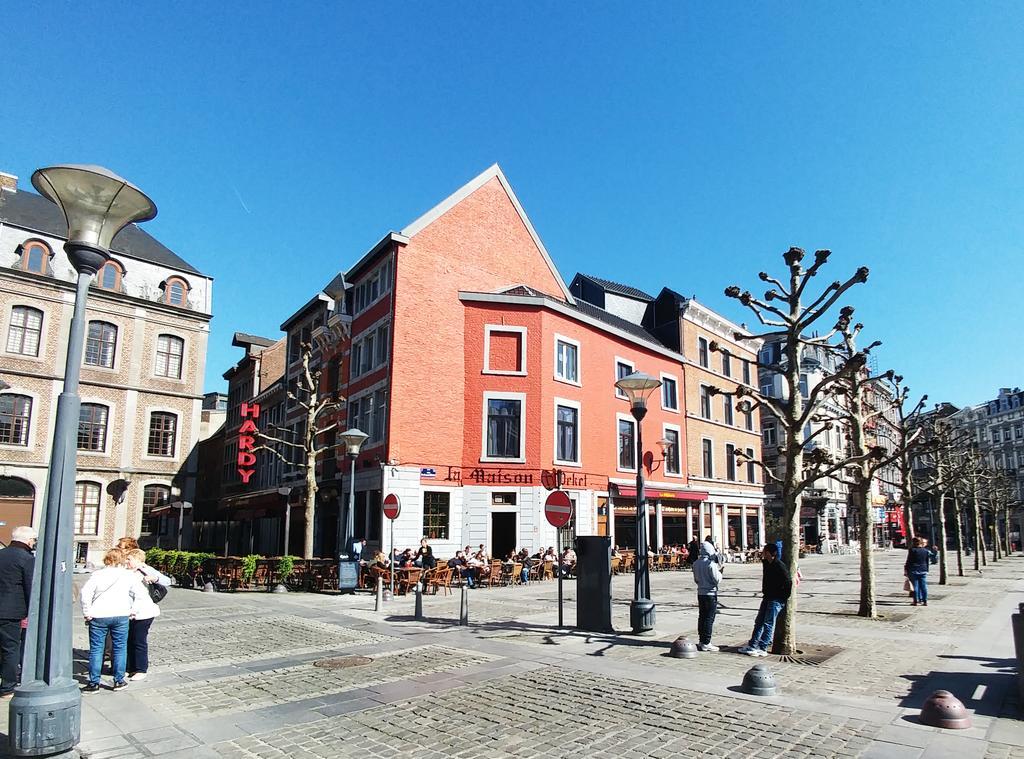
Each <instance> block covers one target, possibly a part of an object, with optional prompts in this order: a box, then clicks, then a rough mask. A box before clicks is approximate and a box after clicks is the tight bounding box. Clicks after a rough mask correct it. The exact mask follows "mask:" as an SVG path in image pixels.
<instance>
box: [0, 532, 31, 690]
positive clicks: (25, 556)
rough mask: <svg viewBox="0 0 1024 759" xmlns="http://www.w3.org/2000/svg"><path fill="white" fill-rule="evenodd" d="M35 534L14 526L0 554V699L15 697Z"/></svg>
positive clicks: (29, 588) (29, 591)
mask: <svg viewBox="0 0 1024 759" xmlns="http://www.w3.org/2000/svg"><path fill="white" fill-rule="evenodd" d="M35 545H36V531H35V530H33V529H32V528H31V527H15V528H14V530H13V531H12V532H11V544H10V545H9V546H7V548H5V549H3V550H2V551H0V699H3V700H7V699H9V698H12V697H13V696H14V686H15V685H17V684H18V667H19V666H20V665H21V653H22V638H21V632H22V622H23V621H24V620H25V618H26V617H28V604H29V598H30V597H31V595H32V571H33V569H34V568H35V563H36V559H35V556H33V555H32V549H33V548H34V547H35Z"/></svg>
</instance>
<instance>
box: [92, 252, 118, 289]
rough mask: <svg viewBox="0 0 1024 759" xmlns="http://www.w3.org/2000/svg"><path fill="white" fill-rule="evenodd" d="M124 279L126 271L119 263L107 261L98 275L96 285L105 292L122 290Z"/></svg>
mask: <svg viewBox="0 0 1024 759" xmlns="http://www.w3.org/2000/svg"><path fill="white" fill-rule="evenodd" d="M122 277H124V269H122V268H121V264H119V263H118V262H117V261H113V260H111V261H107V262H106V263H105V264H103V266H101V267H100V270H99V271H98V272H97V273H96V285H97V286H98V287H101V288H102V289H104V290H113V291H115V292H119V291H120V290H121V278H122Z"/></svg>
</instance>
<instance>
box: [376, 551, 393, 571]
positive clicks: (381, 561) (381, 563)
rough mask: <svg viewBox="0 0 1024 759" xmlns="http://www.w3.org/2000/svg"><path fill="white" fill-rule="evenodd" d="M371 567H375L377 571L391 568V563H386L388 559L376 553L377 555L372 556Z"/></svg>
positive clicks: (380, 553)
mask: <svg viewBox="0 0 1024 759" xmlns="http://www.w3.org/2000/svg"><path fill="white" fill-rule="evenodd" d="M371 566H374V567H377V568H378V569H387V568H388V567H390V566H391V562H390V561H388V557H387V556H385V555H384V554H383V553H382V552H380V551H377V553H375V554H374V555H373V563H372V564H371Z"/></svg>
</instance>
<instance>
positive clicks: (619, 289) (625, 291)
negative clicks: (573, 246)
mask: <svg viewBox="0 0 1024 759" xmlns="http://www.w3.org/2000/svg"><path fill="white" fill-rule="evenodd" d="M580 278H583V279H589V280H590V281H591V282H593V283H594V284H595V285H597V286H598V287H601V288H603V289H604V290H606V291H607V292H610V293H615V294H616V295H623V296H625V297H627V298H634V299H636V300H642V301H646V302H648V303H650V302H651V301H652V300H654V296H653V295H648V294H647V293H645V292H644V291H643V290H638V289H637V288H635V287H630V286H629V285H623V284H621V283H619V282H612V281H611V280H610V279H602V278H601V277H592V276H591V275H589V274H583V273H582V272H580V273H578V274H577V275H576V276H575V277H574V278H573V284H575V283H576V280H577V279H580Z"/></svg>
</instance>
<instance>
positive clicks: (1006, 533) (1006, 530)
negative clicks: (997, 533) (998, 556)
mask: <svg viewBox="0 0 1024 759" xmlns="http://www.w3.org/2000/svg"><path fill="white" fill-rule="evenodd" d="M1003 548H1005V549H1006V555H1007V556H1009V555H1010V554H1012V553H1013V546H1011V545H1010V507H1009V506H1008V505H1007V506H1004V507H1003Z"/></svg>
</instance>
